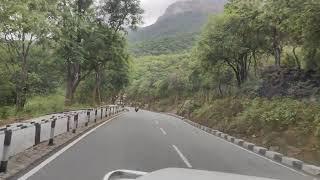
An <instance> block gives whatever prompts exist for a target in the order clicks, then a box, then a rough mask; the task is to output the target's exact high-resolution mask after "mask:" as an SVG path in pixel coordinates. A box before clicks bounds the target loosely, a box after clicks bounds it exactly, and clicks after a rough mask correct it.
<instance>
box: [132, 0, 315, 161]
mask: <svg viewBox="0 0 320 180" xmlns="http://www.w3.org/2000/svg"><path fill="white" fill-rule="evenodd" d="M319 12H320V2H318V1H313V0H289V1H273V0H270V1H263V3H262V1H259V0H256V1H242V0H232V1H230V2H229V3H227V5H226V6H225V11H224V13H222V14H220V15H216V16H212V17H210V18H209V20H208V23H207V25H206V26H205V27H204V29H203V30H202V33H201V35H200V37H199V38H198V41H197V43H196V45H195V46H194V47H193V49H192V50H190V51H189V52H185V53H183V54H167V55H160V56H144V57H138V58H136V59H135V60H134V67H133V72H131V73H132V74H131V76H130V77H131V84H130V86H129V88H128V90H127V94H128V95H129V98H130V99H131V100H132V101H133V102H140V103H141V104H145V106H146V108H150V109H152V110H157V111H171V112H176V113H178V114H181V115H184V116H186V117H188V118H190V119H192V120H194V121H197V122H199V123H201V124H203V125H206V126H209V127H213V128H216V129H219V130H222V131H224V132H227V133H230V134H231V135H234V136H237V137H241V138H244V139H247V140H249V141H253V142H255V143H257V144H260V145H263V146H265V147H268V148H270V149H272V150H275V151H280V152H282V153H284V154H288V155H289V156H293V157H297V158H300V159H303V160H306V161H309V162H312V163H315V164H320V150H319V147H320V139H319V138H320V137H319V134H320V119H319V118H320V114H319V110H320V101H319V97H320V96H319V90H320V80H319V77H320V76H319V75H320V71H319V69H320V68H319V67H320V66H319V65H320V61H319V58H320V52H319V50H320V44H319V41H320V33H319V30H320V26H319V25H320V18H319V17H320V14H319Z"/></svg>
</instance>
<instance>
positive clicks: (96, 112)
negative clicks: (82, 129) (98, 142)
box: [94, 108, 98, 123]
mask: <svg viewBox="0 0 320 180" xmlns="http://www.w3.org/2000/svg"><path fill="white" fill-rule="evenodd" d="M97 116H98V109H97V108H96V109H95V111H94V122H95V123H96V122H97Z"/></svg>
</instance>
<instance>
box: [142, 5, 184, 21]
mask: <svg viewBox="0 0 320 180" xmlns="http://www.w3.org/2000/svg"><path fill="white" fill-rule="evenodd" d="M176 1H181V0H141V6H142V8H143V9H144V10H145V14H144V19H143V21H144V25H143V26H148V25H151V24H153V23H154V22H155V21H156V20H157V19H158V17H159V16H161V15H163V13H164V12H165V10H166V8H167V7H168V6H169V5H170V4H172V3H174V2H176Z"/></svg>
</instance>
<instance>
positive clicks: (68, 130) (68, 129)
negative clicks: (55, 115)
mask: <svg viewBox="0 0 320 180" xmlns="http://www.w3.org/2000/svg"><path fill="white" fill-rule="evenodd" d="M67 117H68V121H67V132H70V120H71V117H70V116H67Z"/></svg>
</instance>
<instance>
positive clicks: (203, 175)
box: [138, 168, 274, 180]
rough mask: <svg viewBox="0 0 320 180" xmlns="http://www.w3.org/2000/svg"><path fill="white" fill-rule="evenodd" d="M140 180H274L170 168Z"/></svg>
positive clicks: (139, 179)
mask: <svg viewBox="0 0 320 180" xmlns="http://www.w3.org/2000/svg"><path fill="white" fill-rule="evenodd" d="M138 180H274V179H269V178H259V177H253V176H243V175H236V174H228V173H221V172H209V171H201V170H193V169H179V168H168V169H163V170H159V171H155V172H152V173H149V174H147V175H145V176H142V177H140V178H138Z"/></svg>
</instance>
